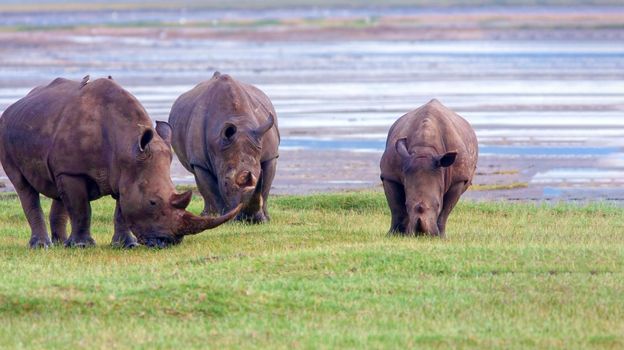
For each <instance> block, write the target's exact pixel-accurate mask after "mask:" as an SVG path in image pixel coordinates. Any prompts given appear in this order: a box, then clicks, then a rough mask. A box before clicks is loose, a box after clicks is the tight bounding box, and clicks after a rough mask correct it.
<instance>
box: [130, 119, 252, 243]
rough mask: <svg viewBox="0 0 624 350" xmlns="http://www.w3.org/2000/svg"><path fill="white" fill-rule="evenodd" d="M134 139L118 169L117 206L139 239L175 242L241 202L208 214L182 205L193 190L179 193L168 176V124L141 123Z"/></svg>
mask: <svg viewBox="0 0 624 350" xmlns="http://www.w3.org/2000/svg"><path fill="white" fill-rule="evenodd" d="M140 128H141V130H140V133H139V135H138V137H137V138H136V141H134V142H131V143H130V144H131V145H132V146H131V147H132V150H130V152H131V157H129V161H128V160H127V161H126V162H127V163H128V162H129V163H130V164H122V166H121V167H120V169H119V172H120V174H119V175H120V176H119V179H120V181H119V198H118V200H119V206H120V210H121V215H122V217H123V219H124V221H125V223H126V225H128V227H129V228H130V229H131V230H132V232H133V233H134V234H135V236H136V237H137V240H138V241H139V243H142V244H146V245H148V246H158V247H164V246H167V245H170V244H178V243H180V242H181V241H182V239H183V238H184V236H185V235H192V234H197V233H199V232H202V231H204V230H207V229H211V228H214V227H217V226H219V225H221V224H222V223H224V222H226V221H228V220H230V219H231V218H233V217H234V216H236V214H238V212H239V211H240V209H241V207H242V206H235V207H233V208H232V210H231V211H229V212H228V213H226V214H225V215H222V216H219V217H216V218H211V217H202V216H196V215H194V214H192V213H190V212H188V211H186V210H185V208H186V207H187V206H188V205H189V203H190V201H191V197H192V192H191V191H187V192H185V193H181V194H178V193H176V191H175V188H174V186H173V183H172V182H171V177H170V167H171V160H172V153H171V126H169V124H167V123H164V122H157V126H156V132H154V129H152V127H151V126H140Z"/></svg>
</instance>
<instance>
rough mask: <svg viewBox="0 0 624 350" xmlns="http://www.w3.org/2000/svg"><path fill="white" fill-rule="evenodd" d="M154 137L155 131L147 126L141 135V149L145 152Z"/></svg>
mask: <svg viewBox="0 0 624 350" xmlns="http://www.w3.org/2000/svg"><path fill="white" fill-rule="evenodd" d="M153 138H154V131H153V130H152V129H148V128H145V129H143V132H141V135H140V136H139V151H141V152H145V150H146V149H147V146H148V145H149V143H150V141H152V139H153Z"/></svg>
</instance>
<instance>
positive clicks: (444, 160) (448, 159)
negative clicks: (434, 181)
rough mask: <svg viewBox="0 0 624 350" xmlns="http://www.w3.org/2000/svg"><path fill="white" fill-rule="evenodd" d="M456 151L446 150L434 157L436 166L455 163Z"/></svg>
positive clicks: (441, 166)
mask: <svg viewBox="0 0 624 350" xmlns="http://www.w3.org/2000/svg"><path fill="white" fill-rule="evenodd" d="M456 158H457V151H452V152H446V153H445V154H444V155H442V156H440V157H438V158H437V159H436V167H440V168H447V167H450V166H451V165H453V163H455V159H456Z"/></svg>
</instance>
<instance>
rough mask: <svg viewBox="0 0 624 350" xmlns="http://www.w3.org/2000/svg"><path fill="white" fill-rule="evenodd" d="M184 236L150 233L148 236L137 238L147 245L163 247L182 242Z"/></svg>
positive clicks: (157, 247)
mask: <svg viewBox="0 0 624 350" xmlns="http://www.w3.org/2000/svg"><path fill="white" fill-rule="evenodd" d="M183 238H184V237H183V236H181V237H176V236H169V235H159V234H156V235H154V234H152V235H148V236H147V237H141V238H137V240H138V241H139V243H141V244H143V245H144V246H146V247H149V248H156V249H162V248H167V247H170V246H172V245H177V244H179V243H180V242H182V239H183Z"/></svg>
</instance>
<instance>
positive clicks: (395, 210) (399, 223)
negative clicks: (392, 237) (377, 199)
mask: <svg viewBox="0 0 624 350" xmlns="http://www.w3.org/2000/svg"><path fill="white" fill-rule="evenodd" d="M382 183H383V188H384V192H385V194H386V200H387V201H388V206H389V207H390V212H391V214H392V222H391V223H390V230H389V231H388V234H394V233H402V234H404V233H406V232H407V231H406V227H405V226H406V225H405V223H406V222H407V221H408V216H407V210H406V208H405V190H404V188H403V185H401V184H399V183H396V182H394V181H389V180H382Z"/></svg>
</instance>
